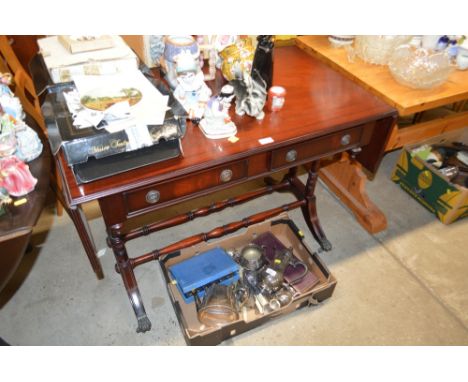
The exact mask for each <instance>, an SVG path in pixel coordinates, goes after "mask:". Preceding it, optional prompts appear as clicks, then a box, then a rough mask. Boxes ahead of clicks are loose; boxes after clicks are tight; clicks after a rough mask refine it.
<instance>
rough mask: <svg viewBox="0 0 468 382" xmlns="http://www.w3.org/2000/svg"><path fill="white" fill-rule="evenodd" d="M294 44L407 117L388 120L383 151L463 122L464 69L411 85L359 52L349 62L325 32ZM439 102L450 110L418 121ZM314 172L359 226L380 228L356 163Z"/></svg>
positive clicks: (382, 223) (345, 161) (467, 88)
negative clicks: (435, 83)
mask: <svg viewBox="0 0 468 382" xmlns="http://www.w3.org/2000/svg"><path fill="white" fill-rule="evenodd" d="M296 45H297V46H298V47H299V48H301V49H302V50H304V51H306V52H307V53H309V54H310V55H312V56H313V57H315V58H317V59H319V60H320V61H322V62H323V63H325V64H326V65H327V66H329V67H330V68H333V69H335V70H336V71H337V72H339V73H341V74H342V75H344V76H346V77H347V78H348V79H350V80H351V81H353V82H355V83H357V84H358V85H360V86H361V87H363V88H364V89H366V90H368V91H369V92H371V93H372V94H374V95H375V96H377V97H378V98H380V99H381V100H383V101H385V102H386V103H387V104H388V105H391V106H393V107H394V108H395V109H396V110H397V111H398V115H399V117H409V116H413V121H412V122H413V123H412V124H410V125H409V126H403V125H402V126H400V125H399V124H398V123H396V124H395V125H394V127H393V129H392V133H391V135H390V137H389V140H388V141H387V143H386V148H385V150H386V151H391V150H395V149H398V148H400V147H402V146H404V145H408V144H415V143H418V142H421V141H423V140H425V139H428V138H432V137H434V136H437V135H440V134H442V133H444V132H447V131H451V130H456V129H461V128H464V127H466V126H468V111H463V107H464V105H465V104H466V101H467V99H468V71H460V70H455V71H453V72H452V73H451V74H450V76H449V78H448V81H447V82H446V83H444V84H443V85H441V86H439V87H437V88H434V89H427V90H415V89H411V88H408V87H406V86H403V85H400V84H399V83H398V82H396V80H395V79H394V78H393V77H392V75H391V73H390V71H389V69H388V67H387V66H384V65H373V64H368V63H366V62H364V61H363V60H361V59H360V58H359V57H355V59H354V61H353V62H350V61H349V60H348V54H347V51H346V50H345V49H337V48H333V47H332V46H331V44H330V42H329V41H328V38H327V36H302V37H299V38H297V39H296ZM445 105H451V107H452V111H451V112H450V114H442V115H441V114H439V115H438V116H437V114H436V117H435V118H432V119H430V120H426V121H424V122H421V117H422V116H423V113H425V112H428V111H431V110H433V109H436V108H438V107H441V106H445ZM320 176H321V179H322V180H323V181H324V182H325V183H326V184H327V185H328V187H329V188H331V189H332V190H333V191H334V192H335V193H336V195H337V196H338V197H339V198H340V200H341V201H342V202H343V203H345V204H346V205H347V206H348V207H349V208H350V209H351V211H352V212H353V213H354V215H355V217H356V218H357V220H358V221H359V222H360V223H361V225H362V226H363V227H364V228H365V229H367V230H368V231H369V232H371V233H376V232H379V231H382V230H383V229H385V228H386V226H387V222H386V218H385V215H384V214H383V213H382V212H381V211H380V210H379V208H378V207H377V206H375V205H374V204H373V203H372V201H371V200H370V199H369V198H368V196H367V194H366V191H365V183H366V177H365V176H364V174H363V172H362V171H361V167H360V166H359V163H357V162H355V161H353V160H352V158H348V157H346V156H344V157H342V158H341V160H340V161H338V162H334V163H332V164H330V165H329V166H326V167H323V168H322V169H321V172H320Z"/></svg>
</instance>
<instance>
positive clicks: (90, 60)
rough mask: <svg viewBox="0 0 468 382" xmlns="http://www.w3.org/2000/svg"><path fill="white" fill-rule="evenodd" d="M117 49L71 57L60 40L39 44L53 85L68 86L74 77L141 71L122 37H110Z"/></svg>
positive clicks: (83, 53)
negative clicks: (62, 84) (65, 84)
mask: <svg viewBox="0 0 468 382" xmlns="http://www.w3.org/2000/svg"><path fill="white" fill-rule="evenodd" d="M111 37H112V39H113V44H114V47H112V48H108V49H101V50H94V51H91V52H82V53H75V54H72V53H71V52H70V51H69V50H68V49H67V48H65V46H64V45H63V44H62V43H61V42H60V41H59V38H58V36H52V37H46V38H43V39H39V40H38V41H37V43H38V45H39V48H40V52H41V54H42V56H43V58H44V62H45V65H46V67H47V70H48V71H49V73H50V76H51V78H52V80H53V82H54V83H62V82H69V81H71V79H72V76H73V75H77V74H86V75H91V74H93V75H99V74H113V73H119V72H123V71H127V70H134V69H138V64H139V61H138V57H137V55H136V54H135V53H134V52H133V51H132V50H131V49H130V47H129V46H128V45H127V44H126V43H125V42H124V41H123V39H122V38H121V37H120V36H111Z"/></svg>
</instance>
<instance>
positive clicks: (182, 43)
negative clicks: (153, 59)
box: [161, 35, 200, 89]
mask: <svg viewBox="0 0 468 382" xmlns="http://www.w3.org/2000/svg"><path fill="white" fill-rule="evenodd" d="M182 52H189V53H190V54H192V55H193V57H194V59H195V60H198V58H199V56H200V50H199V49H198V44H197V42H196V41H195V39H194V38H193V37H192V36H190V35H186V36H166V38H165V41H164V56H163V58H164V59H163V60H162V63H161V66H162V67H163V70H164V71H165V73H166V80H167V82H168V83H169V86H171V88H172V89H175V87H176V86H177V73H176V61H177V56H178V55H179V54H181V53H182Z"/></svg>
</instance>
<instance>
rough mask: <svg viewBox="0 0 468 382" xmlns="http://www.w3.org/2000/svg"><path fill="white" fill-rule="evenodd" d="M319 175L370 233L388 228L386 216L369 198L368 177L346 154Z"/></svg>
mask: <svg viewBox="0 0 468 382" xmlns="http://www.w3.org/2000/svg"><path fill="white" fill-rule="evenodd" d="M319 173H320V178H321V179H322V180H323V182H324V183H325V184H326V185H327V186H328V188H330V190H331V191H333V192H334V193H335V195H336V196H338V198H339V199H340V200H341V201H342V202H343V203H344V204H345V205H346V206H347V207H348V208H349V209H350V210H351V211H352V213H353V214H354V216H355V217H356V219H357V221H358V222H359V223H360V224H361V225H362V226H363V227H364V228H365V229H366V230H367V231H368V232H369V233H377V232H380V231H383V230H384V229H385V228H387V219H386V217H385V215H384V214H383V212H382V211H381V210H380V209H379V208H378V207H377V206H376V205H375V204H374V203H373V202H372V201H371V200H370V199H369V197H368V196H367V193H366V189H365V185H366V181H367V177H366V175H365V174H364V172H363V171H362V168H361V165H360V164H359V163H358V162H357V161H356V160H354V159H353V158H351V157H350V156H349V155H348V154H347V153H344V154H343V155H342V157H341V159H340V160H339V161H337V162H333V163H331V164H329V165H326V166H324V167H322V168H321V169H320V172H319Z"/></svg>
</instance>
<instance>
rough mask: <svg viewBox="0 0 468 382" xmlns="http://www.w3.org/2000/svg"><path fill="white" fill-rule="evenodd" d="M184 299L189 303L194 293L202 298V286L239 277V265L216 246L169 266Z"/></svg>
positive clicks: (224, 282) (233, 280)
mask: <svg viewBox="0 0 468 382" xmlns="http://www.w3.org/2000/svg"><path fill="white" fill-rule="evenodd" d="M169 273H170V274H171V277H172V279H173V280H175V282H176V285H177V288H178V289H179V291H180V293H181V294H182V297H183V298H184V301H185V302H186V303H190V302H192V301H193V300H194V294H195V293H196V294H197V295H198V297H200V298H202V297H203V295H204V294H205V291H204V288H206V287H208V286H209V285H211V284H213V283H215V282H219V283H220V284H222V285H230V284H232V283H234V282H235V281H237V280H238V279H239V265H238V264H237V263H236V262H235V261H234V260H233V259H232V257H231V256H229V255H228V254H227V253H226V251H225V250H224V249H222V248H219V247H216V248H213V249H211V250H209V251H206V252H202V253H200V254H198V255H196V256H193V257H191V258H190V259H187V260H184V261H182V262H180V263H178V264H175V265H172V266H171V267H169Z"/></svg>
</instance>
